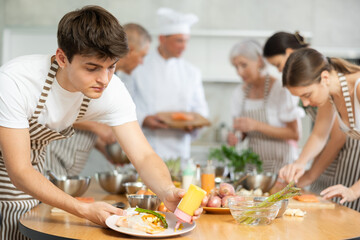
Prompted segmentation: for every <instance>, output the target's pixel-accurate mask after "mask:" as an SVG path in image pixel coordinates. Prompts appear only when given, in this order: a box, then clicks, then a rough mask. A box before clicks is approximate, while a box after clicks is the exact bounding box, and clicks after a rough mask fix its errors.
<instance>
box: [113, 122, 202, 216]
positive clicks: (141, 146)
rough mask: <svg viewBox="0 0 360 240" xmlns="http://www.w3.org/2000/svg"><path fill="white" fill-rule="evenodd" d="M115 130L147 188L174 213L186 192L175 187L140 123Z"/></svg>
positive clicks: (115, 128)
mask: <svg viewBox="0 0 360 240" xmlns="http://www.w3.org/2000/svg"><path fill="white" fill-rule="evenodd" d="M113 129H114V132H115V135H116V137H117V139H118V142H119V144H120V145H121V147H122V149H123V150H124V151H125V153H126V155H127V156H128V158H129V159H130V161H131V162H132V164H133V165H134V166H135V168H136V169H137V171H138V173H139V174H140V176H141V179H142V180H143V181H144V183H145V184H146V186H148V187H149V188H150V189H151V190H152V191H153V192H155V193H156V194H157V195H158V196H159V198H160V199H161V200H162V201H163V202H164V203H165V206H166V207H167V208H168V209H169V210H171V211H174V210H175V208H176V206H177V205H178V203H179V201H180V200H181V198H182V197H183V196H184V194H185V191H184V190H182V189H179V188H176V187H175V186H174V184H173V183H172V180H171V176H170V173H169V170H168V168H167V167H166V165H165V163H164V162H163V160H162V159H161V158H160V157H159V156H158V155H157V154H156V153H155V152H154V150H153V149H152V148H151V146H150V144H149V143H148V142H147V140H146V138H145V136H144V134H143V133H142V131H141V129H140V126H139V124H138V122H137V121H134V122H128V123H125V124H123V125H120V126H116V127H113ZM201 212H202V209H200V208H199V209H197V210H196V211H195V215H194V217H193V220H195V219H196V218H198V217H199V216H200V214H201Z"/></svg>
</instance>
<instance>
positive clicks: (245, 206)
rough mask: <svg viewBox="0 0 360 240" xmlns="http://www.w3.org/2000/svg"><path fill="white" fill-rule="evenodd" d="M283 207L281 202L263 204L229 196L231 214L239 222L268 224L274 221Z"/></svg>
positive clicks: (254, 224) (253, 224)
mask: <svg viewBox="0 0 360 240" xmlns="http://www.w3.org/2000/svg"><path fill="white" fill-rule="evenodd" d="M280 207H281V203H280V202H276V203H275V204H273V205H271V206H262V204H261V202H255V201H254V200H249V199H246V200H245V201H241V199H240V200H239V199H237V198H229V208H230V212H231V215H232V216H233V217H234V219H235V220H236V222H237V223H239V224H245V225H252V226H256V225H267V224H270V223H272V221H273V220H274V219H275V217H276V215H277V214H278V212H279V209H280Z"/></svg>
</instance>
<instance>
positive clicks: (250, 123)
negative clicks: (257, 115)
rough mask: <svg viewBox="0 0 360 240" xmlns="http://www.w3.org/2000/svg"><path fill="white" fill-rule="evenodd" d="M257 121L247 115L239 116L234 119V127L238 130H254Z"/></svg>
mask: <svg viewBox="0 0 360 240" xmlns="http://www.w3.org/2000/svg"><path fill="white" fill-rule="evenodd" d="M258 124H259V122H258V121H256V120H254V119H252V118H247V117H239V118H235V119H234V128H235V129H236V130H238V131H240V132H251V131H256V130H257V126H258Z"/></svg>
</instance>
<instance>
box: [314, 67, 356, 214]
mask: <svg viewBox="0 0 360 240" xmlns="http://www.w3.org/2000/svg"><path fill="white" fill-rule="evenodd" d="M338 75H339V81H340V86H341V89H342V91H343V96H344V99H345V104H346V108H347V111H348V118H349V125H350V131H348V132H345V133H346V135H347V138H346V142H345V144H344V146H343V147H342V148H341V150H340V152H339V154H338V156H337V157H336V159H334V161H333V162H332V163H331V165H330V166H329V167H328V168H327V169H325V171H324V173H323V174H322V175H321V176H320V177H319V178H318V179H317V180H316V181H315V182H314V183H313V184H312V185H311V187H310V190H311V191H313V192H315V193H320V192H321V191H322V190H324V189H325V188H328V187H330V186H333V185H337V184H341V185H344V186H346V187H351V186H352V185H353V184H354V183H356V182H357V181H358V180H359V179H360V162H359V161H360V133H359V132H357V131H356V130H355V129H354V127H355V121H354V115H353V110H352V104H351V98H350V94H349V88H348V86H347V82H346V78H345V76H344V75H343V74H342V73H339V74H338ZM330 101H331V103H332V104H334V102H333V101H332V99H330ZM335 109H336V107H335ZM310 116H311V117H312V119H313V120H315V116H316V113H315V114H310ZM333 200H334V201H335V202H337V203H339V202H340V198H334V199H333ZM344 206H346V207H349V208H351V209H354V210H356V211H359V212H360V198H358V199H357V200H355V201H353V202H346V203H345V204H344Z"/></svg>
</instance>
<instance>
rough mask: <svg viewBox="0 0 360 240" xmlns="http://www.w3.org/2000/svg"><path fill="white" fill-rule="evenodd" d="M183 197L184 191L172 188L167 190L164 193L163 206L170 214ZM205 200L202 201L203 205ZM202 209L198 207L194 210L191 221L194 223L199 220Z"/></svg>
mask: <svg viewBox="0 0 360 240" xmlns="http://www.w3.org/2000/svg"><path fill="white" fill-rule="evenodd" d="M184 195H185V190H184V189H180V188H176V187H172V188H170V189H169V190H167V191H166V195H165V198H164V204H165V206H166V207H167V208H168V209H169V210H170V211H172V212H174V211H175V209H176V206H177V205H178V204H179V202H180V200H181V198H182V197H184ZM205 201H206V200H205V198H204V199H203V204H205ZM202 211H203V209H202V208H201V207H200V206H199V208H198V209H196V210H195V212H194V216H193V217H192V221H195V220H196V219H198V218H200V215H201V213H202Z"/></svg>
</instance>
